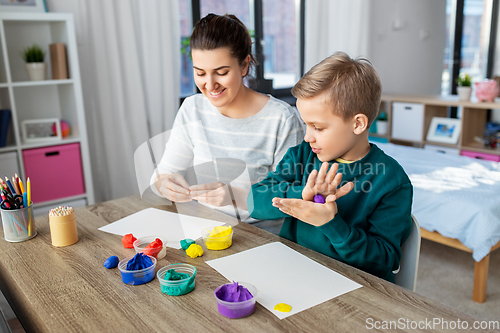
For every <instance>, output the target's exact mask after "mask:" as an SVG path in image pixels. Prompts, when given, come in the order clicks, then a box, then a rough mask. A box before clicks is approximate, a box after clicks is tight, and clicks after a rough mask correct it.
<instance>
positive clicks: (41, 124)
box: [21, 118, 62, 143]
mask: <svg viewBox="0 0 500 333" xmlns="http://www.w3.org/2000/svg"><path fill="white" fill-rule="evenodd" d="M21 127H22V134H23V141H24V142H25V143H33V142H46V141H60V140H62V132H61V120H60V119H58V118H47V119H29V120H23V121H22V122H21Z"/></svg>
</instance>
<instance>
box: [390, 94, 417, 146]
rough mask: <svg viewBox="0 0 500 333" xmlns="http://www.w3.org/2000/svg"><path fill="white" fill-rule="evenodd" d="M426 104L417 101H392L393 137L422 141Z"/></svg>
mask: <svg viewBox="0 0 500 333" xmlns="http://www.w3.org/2000/svg"><path fill="white" fill-rule="evenodd" d="M423 129H424V105H423V104H417V103H396V102H395V103H392V138H393V139H400V140H407V141H422V140H423Z"/></svg>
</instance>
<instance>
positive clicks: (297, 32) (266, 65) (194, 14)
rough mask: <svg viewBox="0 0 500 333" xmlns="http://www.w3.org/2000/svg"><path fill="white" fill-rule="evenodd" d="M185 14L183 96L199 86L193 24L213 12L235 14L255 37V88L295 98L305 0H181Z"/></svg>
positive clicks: (182, 24)
mask: <svg viewBox="0 0 500 333" xmlns="http://www.w3.org/2000/svg"><path fill="white" fill-rule="evenodd" d="M178 1H179V9H180V17H181V36H182V37H181V45H182V47H181V50H182V51H181V52H182V75H181V80H182V82H181V87H182V89H181V96H182V97H186V96H188V95H191V94H193V93H194V92H195V91H196V89H195V85H194V80H193V71H192V66H193V64H192V62H191V58H190V51H189V47H188V46H189V44H188V43H186V41H188V39H189V36H190V34H191V31H192V27H193V23H196V22H197V21H198V20H199V19H200V18H201V17H204V16H206V15H207V14H209V13H215V14H226V13H230V14H234V15H236V16H237V17H238V18H239V19H240V20H241V21H242V22H243V23H244V24H245V25H246V27H247V28H248V30H249V31H250V34H251V35H252V37H253V39H254V50H253V53H254V56H255V57H256V59H257V61H258V63H259V65H258V66H257V68H256V69H255V71H254V72H253V73H252V76H253V77H254V78H255V79H256V80H255V81H256V82H255V83H254V84H253V86H252V87H253V88H255V89H256V90H257V91H261V92H264V93H272V94H273V95H274V96H276V97H278V98H283V99H287V101H289V100H288V99H292V96H291V93H290V90H291V88H292V87H293V85H294V84H295V83H296V82H297V80H298V78H299V77H300V76H301V74H302V73H301V70H300V68H301V56H300V55H301V54H303V51H302V50H301V49H300V47H301V45H302V44H303V43H301V42H300V36H301V35H303V33H302V31H303V26H302V25H301V24H299V22H302V21H301V20H300V19H298V18H299V17H300V16H299V15H300V14H301V13H300V11H301V10H303V9H301V8H303V4H302V2H303V0H178Z"/></svg>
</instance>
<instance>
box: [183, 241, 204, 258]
mask: <svg viewBox="0 0 500 333" xmlns="http://www.w3.org/2000/svg"><path fill="white" fill-rule="evenodd" d="M186 254H187V255H188V256H190V257H191V258H193V259H194V258H196V257H201V256H202V255H203V249H202V248H201V246H199V245H198V244H191V245H190V246H189V247H188V249H187V250H186Z"/></svg>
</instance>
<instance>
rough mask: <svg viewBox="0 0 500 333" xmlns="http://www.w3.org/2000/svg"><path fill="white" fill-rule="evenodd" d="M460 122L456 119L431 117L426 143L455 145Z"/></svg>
mask: <svg viewBox="0 0 500 333" xmlns="http://www.w3.org/2000/svg"><path fill="white" fill-rule="evenodd" d="M461 130H462V121H461V120H460V119H456V118H444V117H433V118H432V120H431V124H430V126H429V130H428V131H427V137H426V140H427V141H432V142H441V143H449V144H457V143H458V138H459V137H460V132H461Z"/></svg>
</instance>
